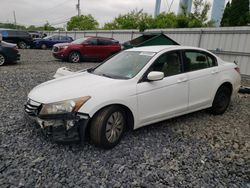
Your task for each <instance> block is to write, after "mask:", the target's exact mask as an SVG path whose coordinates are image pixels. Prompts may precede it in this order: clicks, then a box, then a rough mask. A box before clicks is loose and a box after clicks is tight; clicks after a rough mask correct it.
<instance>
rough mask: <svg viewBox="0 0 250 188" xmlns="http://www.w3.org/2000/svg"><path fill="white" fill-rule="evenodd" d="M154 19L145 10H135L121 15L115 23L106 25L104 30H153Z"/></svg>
mask: <svg viewBox="0 0 250 188" xmlns="http://www.w3.org/2000/svg"><path fill="white" fill-rule="evenodd" d="M153 23H154V19H153V17H152V16H151V15H149V14H147V13H143V10H140V11H137V10H133V11H131V12H129V13H127V14H124V15H121V14H120V15H119V16H118V17H116V18H115V19H114V20H113V21H111V22H108V23H105V25H104V29H109V30H110V29H139V30H140V31H144V30H146V29H149V28H152V25H153Z"/></svg>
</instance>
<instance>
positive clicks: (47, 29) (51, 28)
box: [43, 21, 56, 31]
mask: <svg viewBox="0 0 250 188" xmlns="http://www.w3.org/2000/svg"><path fill="white" fill-rule="evenodd" d="M43 30H44V31H55V30H56V28H54V27H53V26H51V25H50V24H49V22H48V21H47V22H46V23H45V24H44V25H43Z"/></svg>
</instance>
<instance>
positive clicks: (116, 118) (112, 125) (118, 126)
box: [106, 112, 124, 143]
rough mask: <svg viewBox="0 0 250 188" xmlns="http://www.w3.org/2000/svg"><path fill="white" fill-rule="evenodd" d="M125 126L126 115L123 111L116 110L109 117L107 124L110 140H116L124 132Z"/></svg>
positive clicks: (107, 133) (107, 136) (108, 138)
mask: <svg viewBox="0 0 250 188" xmlns="http://www.w3.org/2000/svg"><path fill="white" fill-rule="evenodd" d="M123 127H124V117H123V115H122V113H121V112H114V113H113V114H111V116H110V117H109V118H108V121H107V124H106V138H107V140H108V141H109V142H111V143H113V142H116V141H117V140H118V139H119V138H120V136H121V134H122V132H123Z"/></svg>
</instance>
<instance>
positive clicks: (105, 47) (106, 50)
mask: <svg viewBox="0 0 250 188" xmlns="http://www.w3.org/2000/svg"><path fill="white" fill-rule="evenodd" d="M98 45H99V46H100V47H101V49H102V50H101V53H100V59H101V60H104V59H106V58H108V57H109V56H110V55H112V54H113V53H115V51H114V49H113V47H112V46H113V42H112V41H111V40H108V39H98Z"/></svg>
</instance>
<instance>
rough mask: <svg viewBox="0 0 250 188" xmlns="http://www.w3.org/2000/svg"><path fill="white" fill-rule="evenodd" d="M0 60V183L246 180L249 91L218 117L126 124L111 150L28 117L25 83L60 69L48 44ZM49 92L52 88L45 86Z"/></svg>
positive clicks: (210, 183)
mask: <svg viewBox="0 0 250 188" xmlns="http://www.w3.org/2000/svg"><path fill="white" fill-rule="evenodd" d="M21 55H22V57H21V61H20V63H18V64H15V65H7V66H3V67H0V101H1V103H0V104H1V108H0V118H1V121H0V187H1V188H3V187H53V188H54V187H250V95H239V96H238V97H237V99H236V101H235V102H234V103H233V104H232V105H231V106H230V107H229V109H228V111H227V112H226V113H225V114H224V115H222V116H213V115H210V114H209V113H207V112H206V111H200V112H196V113H192V114H189V115H186V116H182V117H178V118H174V119H171V120H168V121H164V122H161V123H157V124H154V125H150V126H147V127H145V128H141V129H139V130H136V131H130V132H128V133H126V134H125V136H124V138H123V139H122V141H121V143H120V144H119V145H118V146H117V147H115V148H114V149H112V150H108V151H106V150H101V149H99V148H96V147H94V146H92V145H91V144H89V143H86V144H85V145H84V146H79V145H77V144H73V145H58V144H54V143H52V142H50V141H49V140H47V139H46V138H45V137H44V136H43V135H42V133H41V132H40V130H39V129H37V128H35V127H34V126H32V125H29V124H27V122H26V121H25V119H24V117H23V114H24V112H23V105H24V103H25V101H26V97H27V94H28V92H29V91H30V89H32V88H33V87H34V86H36V85H37V84H40V83H42V82H44V81H46V80H49V79H50V78H52V76H53V74H54V73H55V71H56V70H57V68H59V67H61V66H67V67H70V68H74V69H76V70H80V69H83V68H86V67H90V66H95V65H97V64H96V63H81V64H74V65H72V64H70V63H66V62H61V61H57V60H55V59H54V58H53V57H52V56H51V52H50V51H42V50H23V51H21ZM48 95H49V93H48Z"/></svg>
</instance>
